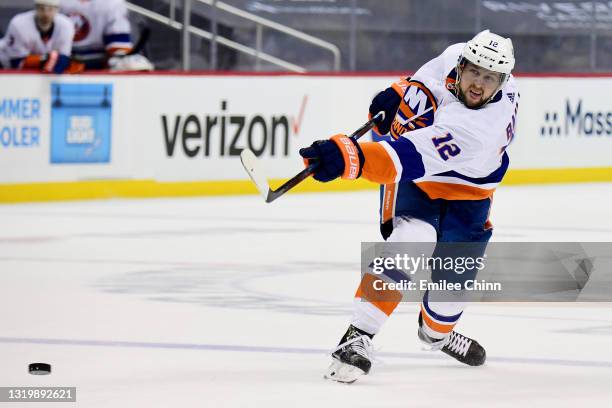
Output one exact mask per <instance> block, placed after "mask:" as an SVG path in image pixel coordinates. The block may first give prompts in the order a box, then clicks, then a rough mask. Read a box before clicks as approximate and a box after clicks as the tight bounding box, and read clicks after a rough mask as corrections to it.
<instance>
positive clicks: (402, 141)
mask: <svg viewBox="0 0 612 408" xmlns="http://www.w3.org/2000/svg"><path fill="white" fill-rule="evenodd" d="M514 62H515V61H514V51H513V47H512V41H511V40H510V39H506V38H503V37H500V36H498V35H496V34H493V33H490V32H489V31H488V30H485V31H483V32H481V33H479V34H478V35H476V36H475V37H474V38H473V39H472V40H470V41H468V42H467V43H465V44H463V43H461V44H455V45H452V46H450V47H448V48H447V49H446V50H445V51H444V52H443V53H442V54H441V55H440V56H438V57H437V58H434V59H433V60H431V61H429V62H428V63H426V64H425V65H423V66H422V67H421V68H420V69H419V70H418V71H417V72H416V73H415V75H414V76H413V77H411V78H406V79H403V80H400V81H399V82H397V83H395V84H393V85H392V86H391V87H389V88H387V89H386V90H384V91H382V92H380V93H379V94H378V95H377V96H376V97H375V98H374V99H373V101H372V104H371V106H370V114H375V113H377V112H379V111H381V110H382V111H384V112H385V114H386V116H385V117H386V119H385V120H384V121H383V122H382V123H380V124H379V125H378V131H379V133H381V134H386V133H388V132H390V136H391V138H392V139H391V141H389V142H387V141H381V142H365V143H361V144H358V143H357V142H355V141H353V140H352V139H349V138H347V137H346V136H345V135H336V136H334V137H332V138H331V139H329V140H323V141H317V142H314V143H313V144H312V145H311V146H310V147H308V148H304V149H301V150H300V154H301V155H302V157H304V159H305V161H306V162H307V163H309V162H312V161H315V162H318V163H319V164H318V167H317V168H316V170H315V173H314V178H315V179H316V180H318V181H322V182H326V181H330V180H333V179H335V178H337V177H342V178H344V179H355V178H358V177H364V178H366V179H368V180H370V181H373V182H376V183H379V184H381V214H380V218H381V232H382V233H383V237H384V238H385V240H387V242H437V243H438V244H436V245H435V249H434V253H435V251H439V250H440V249H439V248H440V247H444V246H445V244H441V243H470V244H474V246H473V247H471V248H472V249H471V250H472V251H473V250H474V248H476V249H475V251H476V252H477V253H474V254H471V255H473V256H481V255H482V253H484V248H485V247H486V243H487V242H488V240H489V239H490V237H491V234H492V227H491V224H490V223H489V221H488V216H489V210H490V206H491V199H492V195H493V192H494V190H495V188H496V186H497V185H498V184H499V183H500V182H501V180H502V178H503V176H504V174H505V172H506V169H507V168H508V164H509V160H508V155H507V154H506V148H507V146H508V145H509V144H510V142H511V141H512V138H513V137H514V129H515V123H516V113H517V109H518V98H519V95H518V91H517V89H516V84H515V80H514V77H513V76H512V75H511V71H512V69H513V67H514ZM440 251H441V250H440ZM476 272H477V271H476V270H472V271H470V272H469V273H464V274H461V275H459V274H457V273H454V271H451V272H450V274H449V272H448V271H441V270H436V269H435V268H432V279H433V280H440V279H450V280H455V281H459V282H461V280H462V279H468V278H470V277H475V273H476ZM387 278H388V277H387ZM377 279H379V277H377V276H374V275H371V274H364V275H363V277H362V280H361V284H360V285H359V288H358V289H357V293H356V295H355V299H356V301H355V303H354V312H353V318H352V321H351V324H350V326H349V328H348V330H347V331H346V333H345V334H344V336H343V337H342V339H341V340H340V343H339V345H338V347H337V349H336V350H335V351H334V352H333V354H332V364H331V366H330V368H329V369H328V371H327V373H326V375H325V377H326V378H329V379H332V380H336V381H340V382H347V383H350V382H353V381H355V380H356V379H357V378H358V377H359V375H363V374H367V373H368V372H369V370H370V367H371V352H372V338H373V337H374V335H376V334H377V333H378V332H379V331H380V329H381V327H382V325H383V324H384V322H385V321H386V320H387V319H388V317H389V316H390V315H391V313H392V312H393V311H394V309H395V308H396V306H397V305H398V303H399V302H400V300H401V298H402V295H401V293H400V292H396V291H390V290H389V291H383V292H382V293H381V292H380V291H378V292H377V293H376V296H375V295H374V290H373V289H372V288H373V287H375V286H374V282H375V281H376V280H377ZM379 287H380V285H379ZM442 294H444V293H442ZM461 299H462V298H461V297H460V296H459V297H457V298H455V301H452V298H451V301H449V299H448V298H444V299H442V297H440V296H437V295H436V294H435V293H430V292H429V291H428V292H426V293H425V295H424V297H423V299H422V302H421V311H420V314H419V319H418V322H419V328H418V337H419V339H420V340H421V341H423V342H424V343H425V344H427V345H428V346H429V347H430V348H431V349H432V350H441V351H443V352H444V353H446V354H448V355H450V356H452V357H454V358H455V359H457V360H459V361H461V362H463V363H465V364H468V365H473V366H477V365H482V364H484V362H485V358H486V353H485V350H484V348H483V347H482V346H481V345H480V344H478V342H476V341H475V340H472V339H470V338H468V337H466V336H464V335H462V334H459V333H458V332H456V331H454V327H455V325H456V324H457V322H458V320H459V318H460V317H461V314H462V312H463V309H464V307H465V302H463V301H462V300H461Z"/></svg>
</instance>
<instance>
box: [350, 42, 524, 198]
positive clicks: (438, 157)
mask: <svg viewBox="0 0 612 408" xmlns="http://www.w3.org/2000/svg"><path fill="white" fill-rule="evenodd" d="M463 47H464V44H455V45H452V46H450V47H449V48H447V49H446V50H445V51H444V53H442V54H441V55H440V56H438V57H437V58H435V59H433V60H431V61H429V62H428V63H427V64H425V65H424V66H423V67H421V69H419V70H418V71H417V72H416V73H415V75H414V76H413V77H412V78H410V80H408V81H402V82H400V83H397V84H394V87H395V88H396V89H398V87H401V88H402V91H403V95H404V96H403V98H402V101H401V103H400V106H399V108H398V110H397V114H396V117H395V118H394V121H393V123H392V126H391V135H392V137H393V138H394V139H395V140H394V141H391V142H386V141H383V142H376V143H362V144H361V146H362V150H363V153H364V157H365V164H364V167H363V173H362V174H363V177H365V178H366V179H368V180H371V181H375V182H377V183H380V184H394V183H400V182H404V181H412V182H414V183H415V184H416V185H417V186H418V187H419V188H420V189H421V190H423V191H424V192H425V193H426V194H427V195H428V196H429V197H430V198H431V199H436V198H442V199H447V200H480V199H484V198H489V197H491V196H492V195H493V192H494V191H495V188H496V187H497V185H498V184H499V183H500V182H501V180H502V178H503V176H504V174H505V172H506V170H507V168H508V164H509V159H508V155H507V154H506V152H505V150H506V148H507V147H508V145H509V144H510V142H511V141H512V138H513V137H514V132H515V126H516V113H517V110H518V99H519V94H518V90H517V88H516V83H515V80H514V77H512V76H511V77H510V79H509V81H508V82H506V84H505V85H504V86H503V88H502V89H501V90H500V91H499V92H498V93H497V94H496V95H495V96H494V98H493V99H492V100H491V101H490V102H489V103H488V104H486V105H485V106H484V107H482V108H479V109H469V108H467V107H466V106H465V105H464V104H463V103H462V102H461V101H460V100H459V99H458V98H457V97H456V96H455V93H454V85H455V79H456V65H457V60H458V58H459V55H460V54H461V51H462V50H463ZM415 116H416V118H415Z"/></svg>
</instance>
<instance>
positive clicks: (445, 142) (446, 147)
mask: <svg viewBox="0 0 612 408" xmlns="http://www.w3.org/2000/svg"><path fill="white" fill-rule="evenodd" d="M431 140H432V142H433V144H434V146H435V147H436V149H437V150H438V154H440V157H441V158H442V159H443V160H444V161H446V160H448V159H450V157H455V156H456V155H458V154H459V153H461V149H460V148H459V146H457V145H456V144H455V143H452V142H453V141H454V140H453V135H451V134H450V133H447V134H446V135H444V136H438V137H433V138H432V139H431Z"/></svg>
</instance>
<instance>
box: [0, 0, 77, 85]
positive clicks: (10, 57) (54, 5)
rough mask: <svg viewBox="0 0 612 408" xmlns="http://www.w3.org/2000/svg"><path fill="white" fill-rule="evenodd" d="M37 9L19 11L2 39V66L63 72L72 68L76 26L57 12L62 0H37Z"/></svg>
mask: <svg viewBox="0 0 612 408" xmlns="http://www.w3.org/2000/svg"><path fill="white" fill-rule="evenodd" d="M34 3H35V9H34V10H31V11H26V12H25V13H20V14H17V15H16V16H15V17H13V18H12V19H11V21H10V23H9V26H8V29H7V33H6V36H5V37H4V39H3V43H4V45H3V47H2V48H3V49H2V50H0V52H2V53H3V54H4V57H1V58H0V60H3V61H4V62H3V65H9V66H10V68H13V69H36V70H41V71H43V72H49V73H56V74H60V73H63V72H66V70H68V69H69V67H70V63H71V60H70V53H71V49H72V38H73V37H74V28H73V26H72V23H71V22H70V20H69V19H68V18H66V16H64V15H61V14H59V13H58V7H59V0H35V1H34Z"/></svg>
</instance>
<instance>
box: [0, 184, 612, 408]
mask: <svg viewBox="0 0 612 408" xmlns="http://www.w3.org/2000/svg"><path fill="white" fill-rule="evenodd" d="M611 203H612V185H610V184H583V185H575V186H545V187H543V186H533V187H504V188H501V189H499V191H498V192H497V193H496V196H495V202H494V206H493V212H492V220H493V223H494V225H495V234H494V238H495V240H498V241H504V240H505V241H508V240H514V241H550V240H554V241H573V242H576V241H612V217H610V208H612V207H611V205H610V204H611ZM377 205H378V203H377V193H376V192H373V191H369V192H362V193H342V194H339V193H336V194H307V195H297V194H296V195H288V196H286V197H282V198H281V199H279V200H277V201H276V202H274V203H272V204H265V203H264V202H263V200H262V199H261V197H259V196H242V197H230V198H227V197H226V198H202V199H181V200H178V199H177V200H166V199H160V200H121V201H91V202H72V203H50V204H22V205H21V204H20V205H6V206H0V226H1V227H0V306H1V307H0V386H49V385H58V386H76V387H77V388H78V391H77V399H78V403H77V404H76V405H77V406H79V407H87V408H97V407H266V408H276V407H282V408H286V407H425V406H427V407H432V406H433V407H443V406H448V407H493V406H495V407H498V406H499V407H518V406H522V407H555V408H556V407H608V406H612V389H611V385H612V306H611V305H609V304H601V303H591V304H480V305H473V306H471V307H470V308H469V309H468V310H467V311H466V313H464V316H463V318H462V320H461V322H460V324H459V327H458V328H459V330H460V331H462V332H464V333H465V334H468V335H470V336H472V337H475V338H477V339H478V340H479V341H480V342H481V343H482V344H483V345H484V346H485V347H486V348H487V353H488V356H489V359H488V362H487V364H486V365H485V366H483V367H479V368H472V367H467V366H462V365H461V364H459V363H457V362H455V361H453V360H451V359H449V358H448V357H446V356H444V355H442V354H436V353H428V352H425V351H421V346H420V345H419V343H418V340H417V337H416V312H417V306H416V305H415V304H403V305H401V306H400V307H399V309H398V311H397V312H396V313H395V314H394V316H393V317H392V318H391V319H390V321H389V322H388V324H387V325H386V326H385V327H384V330H383V331H382V333H381V334H380V335H379V336H377V337H376V339H375V344H376V346H377V347H379V348H381V350H380V351H379V353H378V358H379V359H380V360H381V361H380V362H379V363H377V365H376V366H375V368H374V371H373V373H372V375H370V376H367V377H364V378H362V379H361V380H360V381H358V382H357V383H355V384H353V385H351V386H345V385H341V384H336V383H331V382H327V381H324V380H323V378H322V374H323V371H324V369H325V368H326V367H327V365H328V363H329V357H328V356H327V355H326V352H327V351H328V350H330V349H332V348H333V346H334V345H335V344H336V343H337V342H338V340H339V338H340V336H341V335H342V334H343V333H344V331H345V329H346V327H347V322H348V319H349V316H350V308H351V303H352V297H353V294H354V291H355V288H356V285H357V283H358V280H359V273H358V270H359V251H360V242H361V241H377V240H379V237H378V231H377V228H378V226H377V215H376V212H377ZM35 361H41V362H48V363H51V364H52V365H53V373H52V374H51V375H50V376H32V375H29V374H28V373H27V365H28V363H30V362H35ZM4 406H11V404H2V403H0V408H2V407H4ZM13 406H15V405H13ZM16 406H17V407H19V406H25V405H22V404H18V405H16ZM27 406H48V405H47V404H45V405H43V404H27ZM52 406H54V407H61V406H75V404H52Z"/></svg>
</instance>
